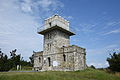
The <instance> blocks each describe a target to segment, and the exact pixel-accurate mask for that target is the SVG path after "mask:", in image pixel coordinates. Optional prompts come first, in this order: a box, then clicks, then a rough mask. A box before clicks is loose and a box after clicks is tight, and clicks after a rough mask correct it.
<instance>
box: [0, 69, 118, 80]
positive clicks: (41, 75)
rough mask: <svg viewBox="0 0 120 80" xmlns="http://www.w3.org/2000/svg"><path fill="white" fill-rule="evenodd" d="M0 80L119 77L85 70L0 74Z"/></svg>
mask: <svg viewBox="0 0 120 80" xmlns="http://www.w3.org/2000/svg"><path fill="white" fill-rule="evenodd" d="M0 80H120V77H118V76H115V75H113V74H108V73H106V72H104V71H99V70H94V69H86V70H83V71H75V72H72V71H71V72H63V71H46V72H0Z"/></svg>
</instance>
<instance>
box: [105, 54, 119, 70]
mask: <svg viewBox="0 0 120 80" xmlns="http://www.w3.org/2000/svg"><path fill="white" fill-rule="evenodd" d="M107 61H108V63H109V67H108V68H109V69H111V70H112V71H116V72H120V53H116V52H114V53H113V54H110V57H109V58H107Z"/></svg>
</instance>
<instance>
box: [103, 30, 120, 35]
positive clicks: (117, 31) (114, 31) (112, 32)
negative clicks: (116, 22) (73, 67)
mask: <svg viewBox="0 0 120 80" xmlns="http://www.w3.org/2000/svg"><path fill="white" fill-rule="evenodd" d="M117 33H120V29H115V30H112V31H109V32H107V33H104V35H109V34H117Z"/></svg>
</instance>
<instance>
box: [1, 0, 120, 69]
mask: <svg viewBox="0 0 120 80" xmlns="http://www.w3.org/2000/svg"><path fill="white" fill-rule="evenodd" d="M54 14H58V15H60V16H62V17H64V18H65V19H67V20H69V21H70V28H71V29H72V30H73V31H74V32H75V34H76V35H74V36H72V37H71V39H70V41H71V45H77V46H80V47H83V48H86V59H87V60H86V61H87V65H88V66H90V65H94V66H95V67H97V68H102V67H108V63H107V61H106V59H107V57H110V56H109V53H111V52H113V51H114V50H116V51H119V50H120V0H0V48H1V49H2V51H3V52H4V53H5V54H7V55H10V53H9V52H10V51H11V50H13V49H17V54H21V55H22V56H23V58H24V60H29V57H30V56H31V55H32V54H33V53H32V52H33V50H34V51H36V52H37V51H41V50H43V36H42V35H40V34H37V28H38V27H41V26H42V25H43V24H44V19H46V18H48V17H50V16H52V15H54Z"/></svg>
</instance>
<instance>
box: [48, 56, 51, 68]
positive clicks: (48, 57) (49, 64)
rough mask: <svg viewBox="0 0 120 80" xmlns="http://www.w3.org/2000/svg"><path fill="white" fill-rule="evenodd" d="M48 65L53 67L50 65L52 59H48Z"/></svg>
mask: <svg viewBox="0 0 120 80" xmlns="http://www.w3.org/2000/svg"><path fill="white" fill-rule="evenodd" d="M48 65H49V66H51V64H50V57H48Z"/></svg>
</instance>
